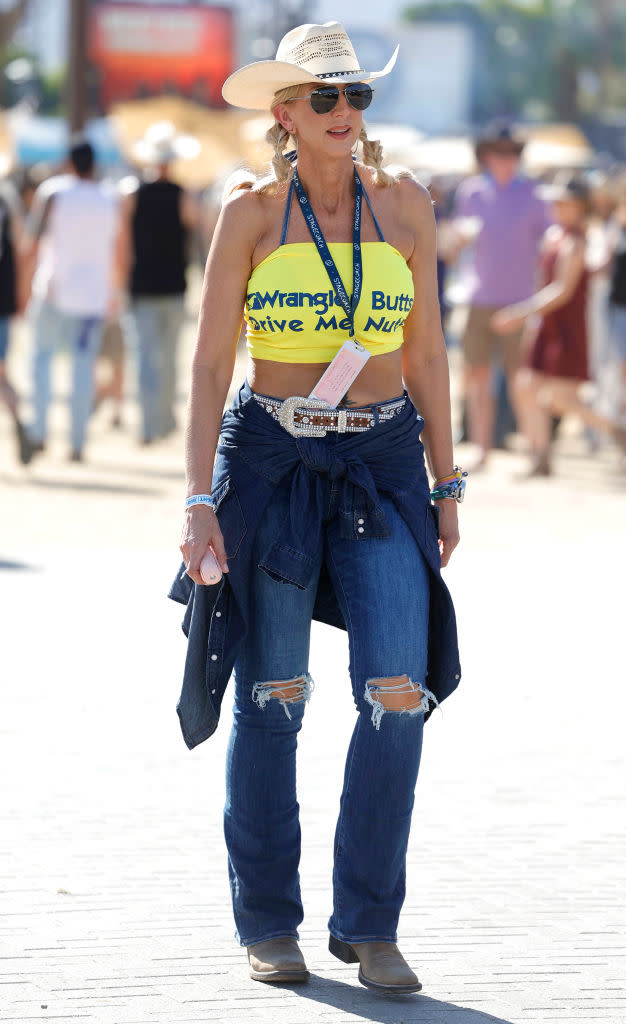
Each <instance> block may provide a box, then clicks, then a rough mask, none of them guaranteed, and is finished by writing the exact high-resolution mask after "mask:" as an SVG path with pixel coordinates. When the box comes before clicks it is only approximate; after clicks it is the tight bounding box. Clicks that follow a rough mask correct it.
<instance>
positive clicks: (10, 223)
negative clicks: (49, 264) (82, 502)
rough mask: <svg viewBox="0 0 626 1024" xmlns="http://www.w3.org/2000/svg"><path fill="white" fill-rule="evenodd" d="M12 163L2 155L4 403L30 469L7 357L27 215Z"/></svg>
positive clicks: (0, 380) (0, 391) (0, 358)
mask: <svg viewBox="0 0 626 1024" xmlns="http://www.w3.org/2000/svg"><path fill="white" fill-rule="evenodd" d="M9 166H10V161H9V159H8V158H7V157H6V156H5V155H4V154H0V402H2V404H3V405H5V406H6V408H7V409H8V411H9V413H10V415H11V418H12V420H13V423H14V426H15V434H16V438H17V446H18V455H19V459H20V462H22V463H23V465H27V464H28V463H29V462H30V460H31V458H32V456H33V451H34V448H33V443H32V441H31V438H30V437H29V434H28V431H27V430H26V427H25V426H24V424H23V422H22V420H21V419H20V416H19V399H18V396H17V393H16V391H15V388H14V387H13V385H12V384H11V381H10V380H9V378H8V375H7V353H8V349H9V330H10V323H11V317H12V316H13V315H14V314H15V313H17V312H20V311H21V308H23V307H22V303H21V302H20V285H21V281H22V278H23V275H22V274H21V273H20V261H21V236H22V229H23V215H22V208H21V202H20V197H19V194H18V193H17V191H16V189H15V188H14V187H13V186H12V184H11V182H10V181H9V180H8V179H7V172H8V170H9Z"/></svg>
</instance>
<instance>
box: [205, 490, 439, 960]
mask: <svg viewBox="0 0 626 1024" xmlns="http://www.w3.org/2000/svg"><path fill="white" fill-rule="evenodd" d="M334 500H335V492H334V491H333V487H332V483H331V482H330V481H329V482H328V484H327V501H326V500H325V504H326V506H327V510H328V514H327V516H326V519H325V529H324V544H323V550H320V552H319V567H318V570H321V568H322V565H323V563H325V565H326V569H327V571H328V572H329V574H330V576H331V579H332V582H333V585H334V588H335V591H336V593H337V597H338V600H339V604H340V606H341V610H342V613H343V615H344V617H345V621H346V624H347V626H348V635H349V643H350V675H351V680H352V691H353V696H354V702H355V705H356V710H357V717H356V722H355V726H354V732H353V734H352V739H351V742H350V746H349V749H348V755H347V760H346V768H345V777H344V784H343V792H342V796H341V802H340V809H339V820H338V823H337V829H336V833H335V844H334V870H333V913H332V916H331V918H330V921H329V928H330V931H331V933H332V934H333V935H334V936H335V937H336V938H338V939H341V940H343V941H344V942H365V941H374V940H378V941H383V942H384V941H387V942H395V941H396V929H397V924H398V918H399V915H400V910H401V908H402V904H403V901H404V895H405V865H406V850H407V844H408V839H409V831H410V826H411V812H412V810H413V802H414V789H415V783H416V780H417V773H418V769H419V763H420V755H421V748H422V731H423V726H424V705H425V704H426V703H427V697H432V694H431V693H430V691H429V690H427V688H426V683H425V675H426V665H427V642H428V610H429V570H428V568H427V566H426V563H425V561H424V559H423V557H422V554H421V552H420V550H419V548H418V546H417V544H416V543H415V541H414V539H413V537H412V535H411V533H410V531H409V528H408V526H407V525H406V523H405V522H404V520H403V519H402V517H401V516H400V514H399V513H398V511H397V510H396V508H395V505H394V504H393V501H392V500H391V499H390V498H389V497H387V496H382V505H383V508H384V512H385V515H386V517H387V520H388V523H389V526H390V528H391V533H392V536H391V537H390V538H389V539H383V540H381V539H375V538H369V539H364V540H359V541H356V540H344V539H342V538H341V537H340V536H339V529H338V524H337V520H336V517H335V518H334V512H335V509H334ZM286 509H287V504H286V498H285V497H284V495H281V493H280V492H278V493H277V494H276V497H275V499H273V500H272V501H271V502H270V505H269V506H268V508H267V509H266V511H265V514H264V517H263V519H262V521H261V524H260V528H259V530H258V533H257V536H256V538H255V550H254V557H253V564H254V565H256V566H258V564H259V562H260V561H261V559H262V557H263V555H264V554H265V551H266V549H267V547H268V546H269V544H270V542H271V540H272V538H273V537H274V535H275V532H276V529H277V526H278V525H279V524H280V522H281V519H282V517H283V516H284V515H285V513H286ZM318 574H319V572H318ZM318 574H314V577H315V578H314V579H313V581H312V582H311V584H310V585H309V586H308V587H307V588H306V589H305V590H301V589H298V588H297V587H295V586H292V585H290V584H285V583H279V582H276V581H275V580H274V579H272V578H271V577H270V576H269V575H268V574H267V573H266V572H265V571H264V570H262V569H260V568H257V570H256V572H255V575H254V577H253V592H252V594H251V607H250V623H251V630H250V633H249V635H248V637H247V640H246V644H245V650H244V651H243V653H242V654H241V656H240V657H239V659H238V661H237V662H236V664H235V704H234V721H233V727H232V732H231V736H230V743H229V750H228V758H227V795H226V807H225V817H224V831H225V836H226V844H227V848H228V855H229V877H230V885H231V893H232V900H233V910H234V915H235V922H236V926H237V934H238V938H239V941H240V942H241V944H242V945H245V946H248V945H252V944H253V943H256V942H260V941H262V940H264V939H269V938H274V937H277V936H285V935H293V936H296V937H297V935H298V932H297V929H298V925H299V924H300V923H301V921H302V918H303V910H302V901H301V896H300V881H299V873H298V866H299V861H300V824H299V817H298V810H299V808H298V803H297V798H296V747H297V737H298V732H299V731H300V727H301V724H302V719H303V716H304V711H305V707H306V703H307V701H308V699H309V697H310V696H311V693H312V688H313V687H312V680H311V679H310V677H309V675H308V660H309V643H310V630H311V618H312V613H313V605H314V601H315V594H316V589H317V575H318ZM324 682H325V681H324V680H318V683H319V685H324ZM432 699H433V700H434V697H432ZM403 709H406V710H403Z"/></svg>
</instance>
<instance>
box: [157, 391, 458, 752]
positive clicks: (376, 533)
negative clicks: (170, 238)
mask: <svg viewBox="0 0 626 1024" xmlns="http://www.w3.org/2000/svg"><path fill="white" fill-rule="evenodd" d="M423 427H424V421H423V419H422V418H421V417H420V416H418V414H417V412H416V411H415V408H414V407H413V405H412V404H411V402H410V401H409V400H407V402H406V405H405V407H404V408H403V409H402V411H401V412H400V413H399V414H398V415H396V416H395V417H393V418H392V419H390V420H387V421H385V422H380V423H378V424H377V425H376V426H375V427H373V428H371V429H370V430H367V431H363V432H362V433H356V434H355V433H346V434H341V435H337V436H336V437H337V439H336V442H335V443H333V444H332V445H328V444H326V443H325V442H324V439H321V440H320V439H317V438H310V437H299V438H295V437H293V436H292V435H291V434H289V433H288V432H287V431H286V430H285V429H284V428H283V427H282V426H281V425H280V424H279V423H278V421H277V420H275V419H273V417H271V416H269V415H268V413H267V412H266V411H265V410H264V409H263V408H262V407H261V406H260V405H259V404H258V402H256V401H255V400H254V398H253V393H252V391H251V389H250V387H249V385H248V384H247V383H245V384H244V385H243V386H242V387H241V389H240V391H239V393H238V395H237V396H236V398H235V401H234V402H233V405H232V406H231V407H230V409H228V410H227V411H226V413H225V414H224V417H223V420H222V430H221V434H220V439H219V444H218V448H217V459H216V463H215V470H214V474H213V488H212V492H213V498H214V503H215V510H216V513H217V517H218V520H219V524H220V528H221V530H222V534H223V536H224V543H225V545H226V552H227V555H228V566H229V569H230V572H229V573H228V574H227V575H225V576H224V577H223V578H222V579H221V581H220V582H219V583H218V584H216V585H215V586H213V587H207V586H198V585H197V584H195V583H193V581H192V580H191V579H190V578H189V577H188V576H187V574H186V572H185V566H184V565H182V566H181V569H180V570H179V572H178V575H177V577H176V579H175V580H174V583H173V584H172V587H171V589H170V592H169V597H171V598H172V599H173V600H174V601H178V602H180V603H181V604H184V605H186V606H187V607H186V611H185V615H184V618H183V624H182V626H183V632H184V633H185V635H186V637H187V655H186V659H185V668H184V673H183V686H182V692H181V695H180V700H179V703H178V706H177V711H178V716H179V719H180V724H181V728H182V732H183V736H184V739H185V742H186V744H187V746H188V747H189V748H190V749H191V748H193V747H195V746H197V744H199V743H201V742H202V741H203V740H205V739H207V738H208V737H209V736H211V735H212V733H213V732H214V731H215V729H216V728H217V723H218V719H219V714H220V707H221V703H222V699H223V697H224V692H225V690H226V686H227V684H228V681H229V679H230V676H231V673H232V670H233V666H234V663H235V659H236V657H237V654H238V651H239V649H240V646H241V644H242V641H243V639H244V637H245V635H246V631H247V624H248V594H249V589H250V579H251V574H252V573H253V572H254V571H256V569H257V566H255V565H253V564H252V548H253V541H254V538H255V534H256V530H257V526H258V524H259V521H260V519H261V516H262V515H263V511H264V509H265V507H266V505H267V503H268V501H269V500H270V498H271V497H272V495H273V494H274V493H275V491H276V488H277V487H278V486H281V487H287V488H288V489H289V492H290V510H289V514H288V515H287V516H286V518H285V521H284V523H283V525H282V527H281V529H280V532H279V533H278V535H277V536H276V537H275V538H274V540H273V542H272V544H271V545H270V548H269V549H268V551H267V552H266V553H265V554H264V555H263V557H262V560H261V562H260V563H259V567H260V568H262V569H264V570H265V571H266V572H268V573H269V574H270V575H271V576H272V577H273V578H274V579H276V580H279V581H280V582H283V583H288V584H292V585H295V586H297V587H306V585H307V583H308V582H309V581H310V578H311V573H312V572H313V568H314V566H315V564H316V559H315V554H316V552H317V551H318V550H319V545H320V544H321V543H322V540H323V538H322V530H323V518H324V514H325V504H324V495H325V494H326V493H327V482H328V478H330V480H331V482H332V484H333V487H334V488H335V489H337V490H338V492H339V500H338V503H337V515H338V516H339V529H340V534H341V536H342V537H343V538H345V539H346V540H349V541H351V542H353V543H355V544H358V542H359V541H360V540H361V539H365V538H372V537H377V538H380V539H381V540H383V539H384V538H385V537H389V535H390V531H389V527H388V524H387V521H386V519H385V514H384V511H383V509H382V508H381V505H380V499H379V492H384V493H386V494H388V495H390V496H391V498H392V499H393V501H394V502H395V504H396V506H397V508H398V511H399V512H400V514H401V515H402V517H403V519H404V520H405V521H406V523H407V524H408V526H409V528H410V530H411V532H412V534H413V536H414V538H415V541H416V542H417V544H418V545H419V547H420V550H421V552H422V554H423V556H424V558H425V560H426V562H427V564H428V566H429V569H430V620H429V638H428V676H427V678H428V686H429V689H431V690H432V692H433V693H434V694H435V696H436V698H437V700H438V701H439V702H441V701H442V700H444V699H445V698H446V697H447V696H449V694H450V693H452V691H453V690H454V689H456V687H457V685H458V682H459V679H460V674H461V670H460V666H459V654H458V644H457V632H456V620H455V615H454V608H453V605H452V599H451V597H450V594H449V592H448V588H447V587H446V585H445V583H444V582H443V580H442V578H441V572H440V555H439V546H438V534H437V526H436V522H437V518H438V509H437V508H436V507H435V506H433V505H432V504H431V502H430V495H429V487H428V480H427V477H426V470H425V466H424V449H423V445H422V443H421V441H420V438H419V435H420V433H421V431H422V429H423ZM333 440H334V438H333ZM313 617H314V618H315V619H317V620H319V621H320V622H326V623H328V624H329V625H332V626H337V627H339V628H341V629H345V628H346V625H345V622H344V619H343V616H342V614H341V611H340V609H339V605H338V602H337V599H336V596H335V592H334V589H333V587H332V584H331V581H330V577H329V576H328V574H327V573H326V572H325V570H324V568H323V567H322V572H321V574H320V579H319V583H318V590H317V597H316V602H315V608H314V612H313ZM431 711H432V707H431V708H430V709H429V711H428V712H427V713H426V717H428V715H429V714H430V712H431Z"/></svg>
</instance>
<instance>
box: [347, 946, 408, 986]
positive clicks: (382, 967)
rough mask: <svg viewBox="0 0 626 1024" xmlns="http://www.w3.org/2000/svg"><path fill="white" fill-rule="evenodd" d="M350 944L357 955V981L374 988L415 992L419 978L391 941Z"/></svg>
mask: <svg viewBox="0 0 626 1024" xmlns="http://www.w3.org/2000/svg"><path fill="white" fill-rule="evenodd" d="M352 948H353V950H354V951H355V953H356V954H357V956H358V958H359V964H360V967H359V981H360V982H361V984H362V985H365V987H366V988H372V989H375V990H376V991H378V992H387V993H390V992H396V993H406V992H419V991H420V990H421V988H422V986H421V983H420V981H419V978H418V977H417V975H416V974H415V972H414V971H412V970H411V968H410V967H409V965H408V964H407V962H406V960H405V959H404V957H403V956H402V953H401V952H400V950H399V949H398V947H397V946H396V944H395V943H393V942H359V943H353V944H352Z"/></svg>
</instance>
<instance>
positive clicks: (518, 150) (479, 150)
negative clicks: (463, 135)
mask: <svg viewBox="0 0 626 1024" xmlns="http://www.w3.org/2000/svg"><path fill="white" fill-rule="evenodd" d="M525 145H526V143H525V142H522V141H521V140H519V139H517V140H513V139H511V140H510V141H509V140H508V139H479V140H478V142H477V143H476V147H475V149H476V159H477V160H480V159H481V158H482V157H483V156H484V155H485V153H488V152H491V153H511V154H513V155H514V156H521V155H522V153H523V152H524V146H525Z"/></svg>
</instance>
